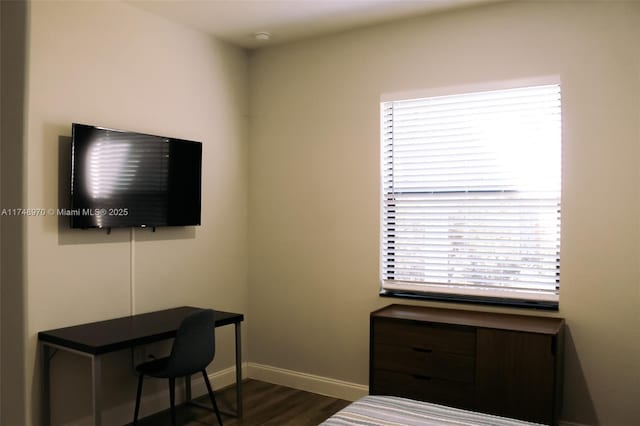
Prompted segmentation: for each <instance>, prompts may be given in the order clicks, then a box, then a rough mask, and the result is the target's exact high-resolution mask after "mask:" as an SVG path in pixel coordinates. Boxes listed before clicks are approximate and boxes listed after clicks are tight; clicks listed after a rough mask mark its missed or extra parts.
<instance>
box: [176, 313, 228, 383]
mask: <svg viewBox="0 0 640 426" xmlns="http://www.w3.org/2000/svg"><path fill="white" fill-rule="evenodd" d="M215 353H216V339H215V313H214V311H213V310H211V309H204V310H201V311H198V312H195V313H193V314H190V315H189V316H187V317H186V318H185V319H184V320H182V323H181V324H180V327H179V328H178V331H177V333H176V338H175V340H174V341H173V347H172V348H171V355H170V356H169V360H168V363H167V369H166V371H167V374H168V375H169V376H173V377H182V376H187V375H190V374H194V373H197V372H199V371H201V370H204V369H205V368H206V366H207V365H209V364H210V363H211V361H213V357H214V356H215Z"/></svg>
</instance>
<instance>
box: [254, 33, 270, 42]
mask: <svg viewBox="0 0 640 426" xmlns="http://www.w3.org/2000/svg"><path fill="white" fill-rule="evenodd" d="M253 36H254V37H255V39H256V40H258V41H263V42H264V41H269V40H270V39H271V33H269V32H267V31H258V32H257V33H253Z"/></svg>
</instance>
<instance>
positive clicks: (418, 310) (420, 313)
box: [371, 304, 564, 334]
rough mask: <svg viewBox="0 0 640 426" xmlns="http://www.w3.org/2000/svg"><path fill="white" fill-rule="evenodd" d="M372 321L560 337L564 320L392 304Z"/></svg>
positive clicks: (377, 313)
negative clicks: (467, 327)
mask: <svg viewBox="0 0 640 426" xmlns="http://www.w3.org/2000/svg"><path fill="white" fill-rule="evenodd" d="M371 317H372V318H389V319H399V320H409V321H417V322H426V323H436V324H452V325H461V326H470V327H482V328H493V329H500V330H510V331H521V332H529V333H540V334H557V333H559V332H560V330H561V329H562V326H563V324H564V319H562V318H552V317H537V316H532V315H514V314H503V313H496V312H479V311H464V310H459V309H443V308H431V307H424V306H411V305H397V304H394V305H389V306H386V307H384V308H381V309H378V310H377V311H374V312H372V313H371Z"/></svg>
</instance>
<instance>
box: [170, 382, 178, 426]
mask: <svg viewBox="0 0 640 426" xmlns="http://www.w3.org/2000/svg"><path fill="white" fill-rule="evenodd" d="M169 403H170V405H171V424H172V425H173V426H176V423H177V422H176V378H175V377H171V378H169Z"/></svg>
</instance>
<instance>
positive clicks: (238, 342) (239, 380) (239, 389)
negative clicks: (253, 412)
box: [235, 322, 242, 419]
mask: <svg viewBox="0 0 640 426" xmlns="http://www.w3.org/2000/svg"><path fill="white" fill-rule="evenodd" d="M235 328H236V407H237V408H236V410H237V413H238V418H239V419H241V418H242V344H241V333H240V322H237V323H236V324H235Z"/></svg>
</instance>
